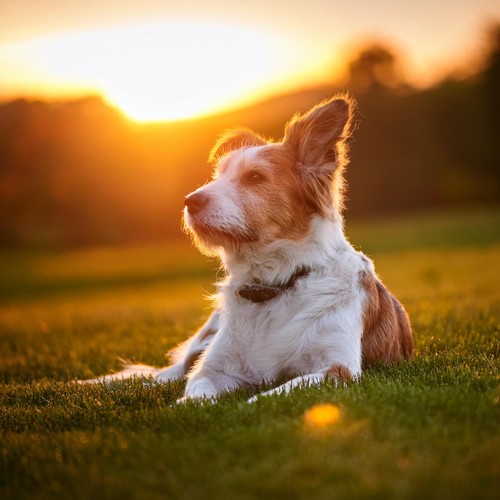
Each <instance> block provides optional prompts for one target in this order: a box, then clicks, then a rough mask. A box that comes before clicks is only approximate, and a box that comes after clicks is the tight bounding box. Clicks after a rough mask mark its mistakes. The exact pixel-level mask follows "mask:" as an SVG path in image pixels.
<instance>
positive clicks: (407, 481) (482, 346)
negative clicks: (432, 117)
mask: <svg viewBox="0 0 500 500" xmlns="http://www.w3.org/2000/svg"><path fill="white" fill-rule="evenodd" d="M348 230H349V234H350V237H351V240H352V241H353V242H354V243H355V244H356V246H358V247H361V248H362V249H363V250H364V251H366V252H367V253H368V254H370V255H371V256H372V257H374V258H375V261H376V265H377V269H378V271H379V274H380V275H381V276H382V278H383V280H384V281H385V283H386V284H387V285H388V286H389V287H390V288H391V290H392V291H393V292H394V293H395V294H396V295H397V296H398V297H399V298H400V299H401V300H402V301H403V302H404V303H405V305H406V307H407V309H408V311H409V313H410V316H411V318H412V323H413V328H414V334H415V341H416V356H415V358H414V360H413V361H412V362H410V363H407V364H402V365H400V366H389V367H387V366H386V367H383V366H380V367H378V368H375V369H371V370H369V371H367V372H365V374H364V376H363V378H362V380H361V381H360V382H359V383H357V384H350V385H348V386H347V387H342V388H335V387H332V386H331V385H328V384H325V385H322V386H320V387H314V388H308V389H304V390H298V391H296V392H294V393H293V394H292V395H290V396H289V397H283V396H275V397H271V398H267V399H264V400H261V401H259V402H258V403H257V404H254V405H247V404H246V403H245V398H246V397H247V396H248V393H245V392H239V393H236V394H231V395H226V396H224V397H223V398H222V399H221V401H220V402H219V403H217V404H215V405H208V406H207V405H205V406H200V405H198V404H194V403H189V404H187V405H182V406H175V405H173V404H172V403H173V402H174V401H175V399H176V398H177V397H179V396H180V395H181V394H182V390H183V385H184V384H183V382H175V383H171V384H165V385H151V386H144V385H143V384H141V383H139V382H138V381H129V382H124V383H118V384H114V385H109V386H79V385H76V384H74V383H73V382H72V381H73V380H74V379H75V378H84V377H88V376H91V375H95V374H101V373H106V372H108V371H110V370H114V369H118V368H119V367H120V362H119V358H125V359H129V360H135V361H141V362H146V363H152V364H157V365H160V364H163V363H165V358H164V354H163V353H164V352H165V351H166V350H167V349H168V348H170V347H172V346H174V345H175V344H176V343H177V342H179V341H180V340H182V339H184V338H185V337H186V335H188V333H189V332H192V331H193V330H194V329H195V328H196V326H197V325H198V324H199V323H200V321H202V320H203V318H204V317H205V316H206V315H208V312H209V311H208V310H207V309H206V308H207V302H206V301H204V299H203V295H204V294H206V293H208V292H211V291H212V288H211V285H210V282H211V281H212V280H213V276H214V269H215V268H216V264H215V263H214V262H207V261H206V259H204V258H203V257H199V256H198V255H197V254H196V252H194V251H191V250H188V249H186V248H185V247H178V248H131V249H91V250H81V251H73V252H60V253H57V254H53V253H41V252H24V253H10V252H3V253H2V255H1V257H2V258H1V262H0V274H1V276H2V277H3V278H2V281H1V282H0V304H1V306H0V384H1V385H0V497H1V498H6V499H8V498H16V499H22V498H37V499H38V498H41V499H45V498H50V499H52V498H75V499H80V498H81V499H85V498H91V497H93V498H99V499H100V498H117V497H121V498H138V499H139V498H141V499H142V498H148V499H150V498H151V499H155V498H223V499H226V498H228V499H229V498H231V499H232V498H249V499H250V498H278V499H279V498H287V499H289V498H304V499H305V498H307V499H323V498H324V499H331V498H349V499H352V498H384V499H385V498H415V499H417V498H418V499H420V498H442V497H443V496H447V497H450V498H471V499H472V498H474V499H476V498H497V494H498V491H499V488H500V476H499V475H500V458H499V456H500V454H499V450H500V437H499V436H500V433H499V430H500V425H499V422H500V420H499V417H500V412H499V400H500V385H499V382H500V370H499V362H498V352H499V340H500V339H499V323H500V287H499V283H500V211H499V210H497V209H488V210H486V209H483V210H470V211H464V212H460V213H458V212H455V213H441V214H437V215H433V214H421V215H419V216H414V217H406V218H399V219H394V220H389V221H377V220H373V221H369V222H363V223H359V224H353V225H352V227H351V226H348ZM319 403H331V404H334V405H335V406H336V407H338V408H339V409H340V418H339V419H337V420H335V421H333V422H331V423H330V424H329V425H325V426H320V425H318V424H316V425H315V424H314V422H313V423H311V422H309V421H308V420H307V418H305V415H307V414H308V410H309V409H310V408H312V407H314V406H315V405H317V404H319Z"/></svg>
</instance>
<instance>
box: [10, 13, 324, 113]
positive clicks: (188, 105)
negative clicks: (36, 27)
mask: <svg viewBox="0 0 500 500" xmlns="http://www.w3.org/2000/svg"><path fill="white" fill-rule="evenodd" d="M291 49H292V47H291V46H290V41H287V43H286V44H285V42H284V40H283V39H280V38H279V37H277V36H273V35H271V34H268V33H265V32H261V31H257V30H249V29H243V28H240V27H236V26H228V25H218V24H213V23H210V24H207V23H201V22H173V21H171V22H165V23H157V24H143V25H139V26H131V27H121V28H112V29H105V30H104V29H103V30H93V31H89V32H81V33H71V34H62V35H58V36H52V37H46V38H42V39H36V40H31V41H27V42H23V43H22V44H18V45H14V46H11V47H10V52H11V56H13V57H12V59H15V60H17V61H27V62H29V66H27V65H26V67H23V66H22V64H20V67H19V68H18V72H19V73H20V74H24V75H25V76H26V74H27V73H28V72H29V73H30V74H29V76H30V80H31V81H32V82H36V84H37V88H38V89H46V90H47V89H50V90H51V92H52V93H57V94H58V95H62V94H66V95H67V94H77V93H84V92H90V93H99V94H101V95H102V96H103V97H104V98H105V99H106V100H107V101H108V102H110V103H111V104H113V105H115V106H117V107H119V108H120V109H121V110H122V111H123V112H124V113H125V114H126V115H127V116H129V117H130V118H131V119H133V120H136V121H160V120H174V119H181V118H188V117H193V116H198V115H204V114H209V113H212V112H215V111H220V110H224V109H229V108H231V107H235V106H238V105H242V104H246V103H249V102H251V101H252V100H255V99H257V98H259V97H261V96H262V94H263V90H264V89H265V91H266V93H269V91H270V90H272V89H273V87H277V86H278V85H280V86H281V88H282V87H283V86H284V85H285V86H286V82H287V81H288V82H289V83H290V82H292V81H293V82H294V83H295V84H296V82H297V80H299V79H300V76H299V73H298V71H297V67H302V68H304V66H305V65H306V64H307V66H308V69H309V70H312V71H314V66H315V65H316V67H320V66H321V61H318V60H317V59H316V60H315V58H311V57H310V56H309V58H308V60H307V63H306V56H305V52H304V51H301V50H300V49H299V48H297V47H293V50H291ZM14 56H15V57H14ZM320 56H321V55H320ZM4 57H5V56H4ZM301 59H302V60H303V61H302V65H301V64H300V63H301ZM297 63H299V64H297ZM18 64H19V63H18Z"/></svg>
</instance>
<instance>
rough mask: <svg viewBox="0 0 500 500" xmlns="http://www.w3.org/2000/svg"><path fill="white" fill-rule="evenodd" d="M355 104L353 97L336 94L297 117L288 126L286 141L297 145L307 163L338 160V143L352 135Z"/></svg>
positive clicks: (303, 162) (296, 148)
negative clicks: (336, 146) (336, 95)
mask: <svg viewBox="0 0 500 500" xmlns="http://www.w3.org/2000/svg"><path fill="white" fill-rule="evenodd" d="M353 107H354V103H353V101H352V99H350V98H349V97H346V96H342V97H333V98H331V99H329V100H327V101H324V102H322V103H320V104H318V105H317V106H315V107H314V108H312V109H311V110H309V111H308V112H307V113H306V114H304V115H296V116H294V117H293V118H292V119H291V120H290V122H289V123H288V124H287V126H286V128H285V137H284V139H283V143H284V144H288V145H290V146H291V147H292V148H293V150H294V152H295V155H296V158H297V161H298V162H300V163H302V164H303V165H304V166H320V165H324V164H325V163H335V162H336V159H337V158H336V155H337V151H336V148H335V147H334V146H335V145H336V144H338V143H340V142H343V141H344V140H345V139H346V138H347V137H348V136H349V132H350V128H351V119H352V114H353Z"/></svg>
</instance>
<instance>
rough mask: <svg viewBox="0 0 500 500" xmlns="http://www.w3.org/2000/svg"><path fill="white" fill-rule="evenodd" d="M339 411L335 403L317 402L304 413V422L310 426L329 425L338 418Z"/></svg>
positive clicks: (320, 426) (322, 426) (323, 426)
mask: <svg viewBox="0 0 500 500" xmlns="http://www.w3.org/2000/svg"><path fill="white" fill-rule="evenodd" d="M340 417H341V412H340V408H339V407H338V406H337V405H334V404H332V403H319V404H316V405H314V406H312V407H311V408H309V409H308V410H307V411H306V412H305V413H304V423H305V425H306V426H308V427H311V428H325V427H330V426H332V425H333V424H335V423H337V422H338V421H339V420H340Z"/></svg>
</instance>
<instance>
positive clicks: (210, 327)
mask: <svg viewBox="0 0 500 500" xmlns="http://www.w3.org/2000/svg"><path fill="white" fill-rule="evenodd" d="M218 330H219V311H218V310H216V311H214V312H213V313H212V315H211V316H210V317H209V318H208V320H207V321H206V322H205V324H204V325H203V326H202V327H201V328H200V329H199V330H198V331H197V332H196V333H195V334H194V335H193V336H192V337H191V338H189V339H188V340H186V342H184V343H182V344H181V345H180V346H179V347H176V348H175V349H173V350H172V351H171V352H170V355H171V356H172V359H173V361H174V364H173V365H171V366H167V367H165V368H160V369H159V371H158V374H157V375H156V376H155V380H156V381H157V382H167V381H169V380H176V379H178V378H182V377H184V376H186V375H187V374H188V373H189V371H190V370H191V369H192V368H193V366H194V364H195V363H196V361H197V359H198V358H199V357H200V356H201V354H203V352H204V351H205V349H206V348H207V347H208V346H209V345H210V343H211V342H212V340H213V337H214V335H215V334H216V333H217V331H218Z"/></svg>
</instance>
